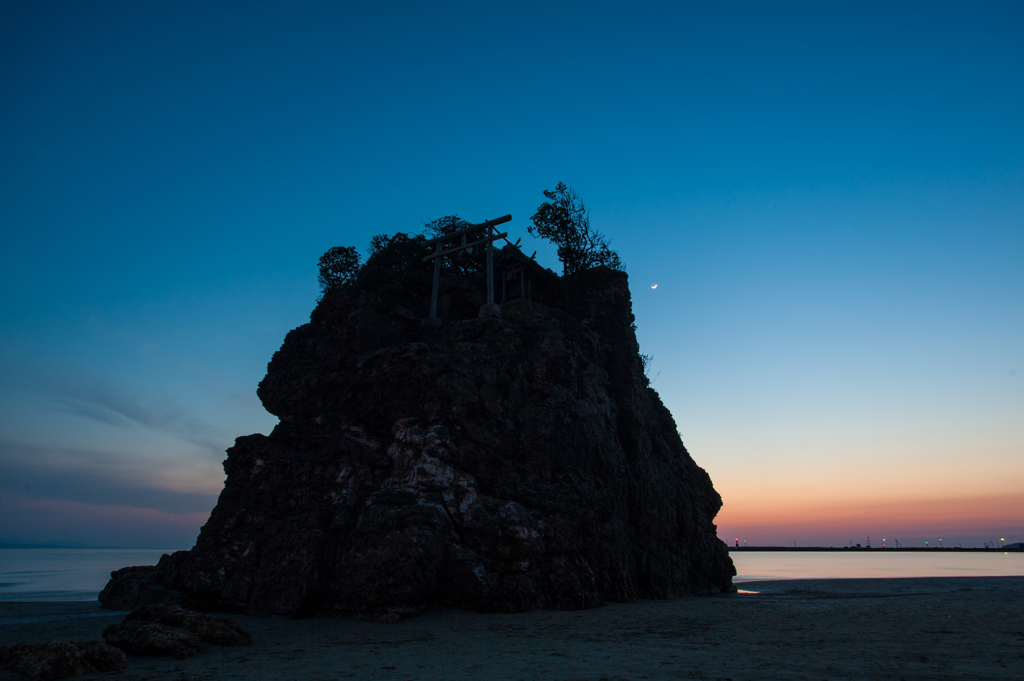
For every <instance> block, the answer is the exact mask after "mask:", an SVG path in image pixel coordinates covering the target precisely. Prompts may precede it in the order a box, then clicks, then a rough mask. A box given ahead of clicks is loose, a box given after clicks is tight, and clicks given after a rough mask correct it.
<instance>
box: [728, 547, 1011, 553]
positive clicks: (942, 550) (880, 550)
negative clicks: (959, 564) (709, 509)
mask: <svg viewBox="0 0 1024 681" xmlns="http://www.w3.org/2000/svg"><path fill="white" fill-rule="evenodd" d="M733 551H839V552H843V551H845V552H847V553H865V552H874V553H893V552H917V553H1024V549H1018V548H1008V547H1007V548H1002V549H1000V548H989V549H986V548H977V547H970V548H961V547H959V546H942V547H939V546H928V547H924V546H900V547H898V548H897V547H895V546H730V547H729V552H730V553H732V552H733Z"/></svg>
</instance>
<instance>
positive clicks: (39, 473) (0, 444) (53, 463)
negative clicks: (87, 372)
mask: <svg viewBox="0 0 1024 681" xmlns="http://www.w3.org/2000/svg"><path fill="white" fill-rule="evenodd" d="M0 471H2V473H3V474H2V475H0V493H7V494H16V495H19V496H24V497H26V498H34V499H51V500H64V501H74V502H78V503H85V504H94V505H122V506H133V507H138V508H149V509H153V510H157V511H161V512H165V513H174V514H180V513H209V511H210V509H212V508H213V506H214V504H215V503H216V501H217V491H216V490H213V489H210V485H208V484H206V483H207V480H206V479H203V480H198V479H197V480H194V481H193V484H191V485H189V484H188V481H182V482H179V484H178V485H176V486H175V487H176V488H175V489H170V488H168V487H167V486H162V485H161V479H160V476H159V475H155V474H154V473H155V472H154V470H153V468H152V465H151V464H149V463H148V462H145V461H139V460H137V459H133V457H131V456H130V455H125V454H121V453H118V452H111V451H102V450H88V449H71V448H66V447H47V446H36V445H25V444H20V443H16V442H11V441H8V440H2V439H0ZM193 477H197V476H193ZM214 482H215V486H216V487H219V480H215V481H214ZM182 488H184V489H182ZM190 488H191V489H190Z"/></svg>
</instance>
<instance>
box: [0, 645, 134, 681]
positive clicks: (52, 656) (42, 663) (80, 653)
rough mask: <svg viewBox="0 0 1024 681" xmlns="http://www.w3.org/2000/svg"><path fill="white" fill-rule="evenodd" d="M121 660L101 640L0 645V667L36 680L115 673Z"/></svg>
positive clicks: (123, 658) (120, 668)
mask: <svg viewBox="0 0 1024 681" xmlns="http://www.w3.org/2000/svg"><path fill="white" fill-rule="evenodd" d="M125 664H126V661H125V657H124V653H122V652H121V651H120V650H118V649H117V648H114V647H112V646H109V645H107V644H106V643H104V642H103V641H83V642H79V641H53V642H51V643H15V644H13V645H7V646H0V667H2V668H3V669H8V670H10V671H12V672H17V673H18V674H22V675H24V676H27V677H28V678H30V679H34V680H38V681H52V680H53V679H63V678H65V677H68V676H81V675H82V674H88V673H90V672H118V671H121V670H123V669H124V668H125Z"/></svg>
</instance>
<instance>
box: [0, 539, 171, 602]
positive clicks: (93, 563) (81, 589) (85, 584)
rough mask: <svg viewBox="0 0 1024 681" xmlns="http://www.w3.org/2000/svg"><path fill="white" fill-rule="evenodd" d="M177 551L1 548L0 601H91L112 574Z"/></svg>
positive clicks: (154, 563) (149, 563) (155, 560)
mask: <svg viewBox="0 0 1024 681" xmlns="http://www.w3.org/2000/svg"><path fill="white" fill-rule="evenodd" d="M173 552H174V549H167V550H160V549H0V601H8V602H10V601H92V600H96V597H97V596H98V595H99V593H100V590H101V589H103V587H104V586H105V585H106V583H107V580H109V579H110V573H111V571H113V570H118V569H120V568H123V567H127V566H129V565H156V562H157V561H158V560H160V556H162V555H163V554H165V553H173Z"/></svg>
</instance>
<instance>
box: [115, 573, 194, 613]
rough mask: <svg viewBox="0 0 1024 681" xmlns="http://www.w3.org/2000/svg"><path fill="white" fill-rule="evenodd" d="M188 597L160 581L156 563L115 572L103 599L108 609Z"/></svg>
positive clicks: (175, 601) (171, 602)
mask: <svg viewBox="0 0 1024 681" xmlns="http://www.w3.org/2000/svg"><path fill="white" fill-rule="evenodd" d="M184 598H185V595H184V594H183V593H181V592H180V591H175V590H173V589H168V588H167V587H165V586H163V585H162V584H160V583H159V580H158V575H157V570H156V566H154V565H139V566H135V567H126V568H121V569H120V570H114V571H113V572H111V573H110V581H109V582H107V585H106V586H105V587H103V591H101V592H100V597H99V601H100V603H101V604H103V607H104V608H107V609H108V610H133V609H135V608H138V607H140V606H143V605H150V604H151V603H161V604H167V605H178V604H180V603H181V602H182V601H183V600H184Z"/></svg>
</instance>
